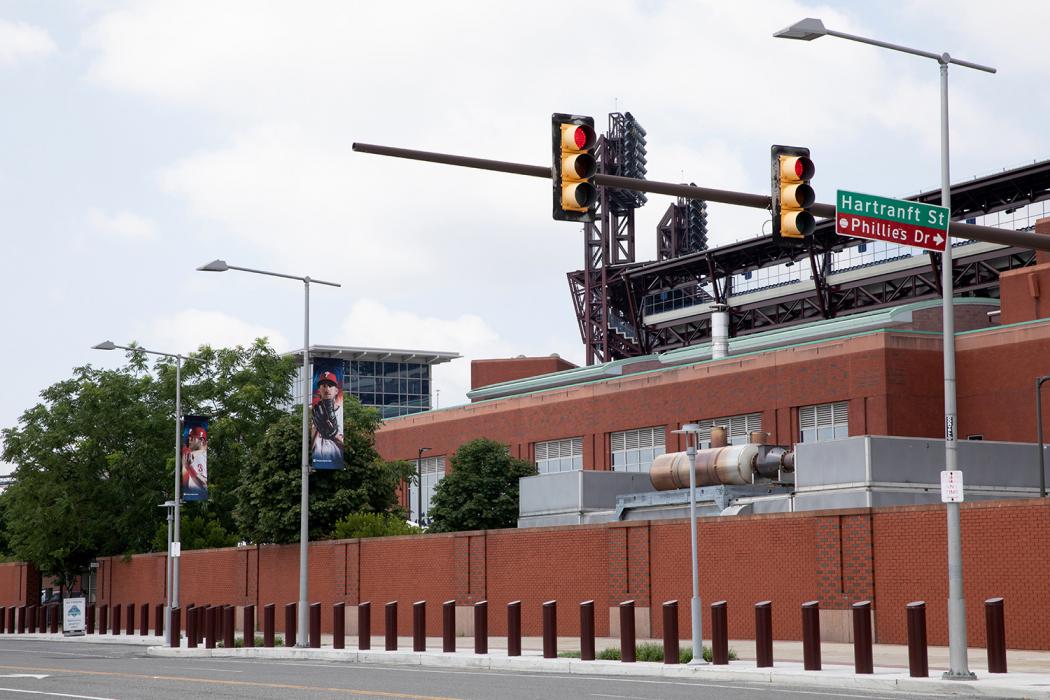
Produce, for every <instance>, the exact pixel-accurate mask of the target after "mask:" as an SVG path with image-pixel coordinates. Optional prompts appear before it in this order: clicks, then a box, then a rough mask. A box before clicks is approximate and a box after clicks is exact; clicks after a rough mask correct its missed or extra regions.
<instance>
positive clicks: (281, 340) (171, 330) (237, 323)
mask: <svg viewBox="0 0 1050 700" xmlns="http://www.w3.org/2000/svg"><path fill="white" fill-rule="evenodd" d="M137 338H139V339H140V340H139V342H140V343H141V344H142V345H143V346H144V347H148V348H154V347H155V348H158V349H162V350H164V351H165V352H169V348H170V352H177V353H183V354H185V353H187V352H192V351H193V350H196V349H197V348H198V347H200V346H201V345H205V344H207V345H211V346H212V347H216V348H221V347H233V346H235V345H249V344H251V343H252V342H254V341H255V339H256V338H268V339H269V341H270V345H271V346H272V347H273V348H275V349H276V350H277V351H278V352H283V351H286V350H288V349H290V348H291V345H290V344H289V342H288V339H287V338H285V337H284V336H283V335H282V334H281V333H279V332H278V331H276V330H274V329H272V328H268V327H266V326H261V325H257V324H253V323H249V322H247V321H244V320H243V319H240V318H236V317H234V316H230V315H228V314H225V313H222V312H220V311H205V310H201V309H186V310H185V311H180V312H178V313H175V314H172V315H170V316H163V317H160V318H157V319H154V320H153V321H152V322H150V323H149V324H147V325H145V326H142V327H140V329H139V330H138V334H137ZM300 346H301V343H300Z"/></svg>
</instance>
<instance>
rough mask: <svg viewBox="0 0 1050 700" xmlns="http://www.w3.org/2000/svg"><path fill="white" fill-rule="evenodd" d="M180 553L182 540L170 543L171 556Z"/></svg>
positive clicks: (176, 555)
mask: <svg viewBox="0 0 1050 700" xmlns="http://www.w3.org/2000/svg"><path fill="white" fill-rule="evenodd" d="M181 554H182V542H172V543H171V556H172V557H178V556H180V555H181Z"/></svg>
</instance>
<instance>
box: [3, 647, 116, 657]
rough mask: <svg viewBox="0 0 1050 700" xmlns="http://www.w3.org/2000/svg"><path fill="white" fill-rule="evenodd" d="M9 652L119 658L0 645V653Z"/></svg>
mask: <svg viewBox="0 0 1050 700" xmlns="http://www.w3.org/2000/svg"><path fill="white" fill-rule="evenodd" d="M7 652H11V653H14V654H35V655H37V656H40V655H41V654H63V655H65V656H86V657H89V658H92V659H119V658H121V657H119V656H105V655H104V654H78V653H76V652H75V651H58V650H57V649H12V648H10V647H0V655H3V654H6V653H7Z"/></svg>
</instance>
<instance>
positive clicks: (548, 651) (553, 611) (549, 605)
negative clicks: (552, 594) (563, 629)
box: [543, 600, 558, 659]
mask: <svg viewBox="0 0 1050 700" xmlns="http://www.w3.org/2000/svg"><path fill="white" fill-rule="evenodd" d="M557 657H558V601H556V600H548V601H547V602H546V603H544V604H543V658H545V659H555V658H557Z"/></svg>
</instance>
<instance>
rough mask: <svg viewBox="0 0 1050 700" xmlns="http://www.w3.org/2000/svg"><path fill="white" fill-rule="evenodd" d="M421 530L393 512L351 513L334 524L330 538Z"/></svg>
mask: <svg viewBox="0 0 1050 700" xmlns="http://www.w3.org/2000/svg"><path fill="white" fill-rule="evenodd" d="M421 532H422V530H421V529H420V528H418V527H416V526H415V525H413V524H411V523H408V522H405V520H404V518H402V517H401V516H400V515H399V514H395V513H351V514H350V515H348V516H346V517H345V518H343V519H342V520H339V521H338V522H336V524H335V530H333V531H332V538H333V539H337V540H350V539H355V538H358V537H389V536H392V535H418V534H419V533H421Z"/></svg>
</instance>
